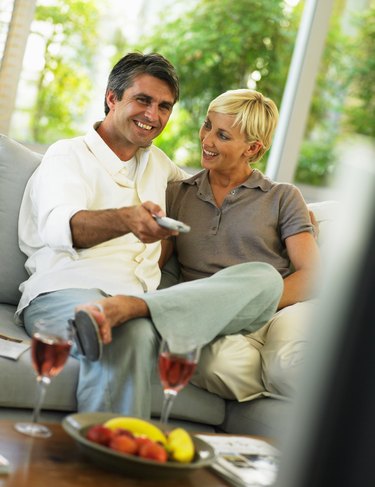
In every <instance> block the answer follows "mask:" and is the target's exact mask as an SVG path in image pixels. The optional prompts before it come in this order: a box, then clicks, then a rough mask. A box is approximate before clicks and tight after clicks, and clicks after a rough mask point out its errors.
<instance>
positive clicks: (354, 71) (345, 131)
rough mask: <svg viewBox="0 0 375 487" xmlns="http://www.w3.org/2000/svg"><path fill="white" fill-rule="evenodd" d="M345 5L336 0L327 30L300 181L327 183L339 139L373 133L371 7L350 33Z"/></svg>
mask: <svg viewBox="0 0 375 487" xmlns="http://www.w3.org/2000/svg"><path fill="white" fill-rule="evenodd" d="M343 6H344V5H343V3H342V2H338V3H337V4H336V14H335V13H334V15H333V16H332V20H331V24H330V29H329V32H328V36H327V41H326V46H325V51H324V54H323V59H322V61H321V67H320V70H319V74H318V79H317V83H316V87H315V92H314V96H313V99H312V104H311V110H310V114H309V119H308V122H307V129H306V134H305V140H304V141H303V144H302V147H301V152H300V158H299V163H298V167H297V171H296V176H295V180H296V182H299V183H305V184H312V185H316V186H327V185H329V184H330V183H331V182H332V176H333V173H334V169H335V165H336V151H335V145H336V144H337V143H339V142H340V139H341V138H343V137H352V136H353V135H354V134H355V133H359V134H363V135H369V136H372V137H374V130H375V129H374V126H375V75H374V73H375V70H374V68H375V52H374V41H375V15H374V13H375V9H374V6H372V7H370V8H369V9H368V10H367V11H366V12H364V13H363V14H362V15H358V16H357V17H355V18H354V19H352V27H353V26H355V27H356V28H357V32H358V33H357V35H354V36H353V34H351V30H349V31H348V28H347V27H346V26H345V25H344V26H343V24H342V16H341V14H342V9H343ZM340 9H341V12H340V11H338V10H340ZM350 34H351V35H350Z"/></svg>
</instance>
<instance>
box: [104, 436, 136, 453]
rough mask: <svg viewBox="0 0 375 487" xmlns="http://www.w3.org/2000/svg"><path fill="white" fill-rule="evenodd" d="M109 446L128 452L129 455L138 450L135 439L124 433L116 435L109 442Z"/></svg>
mask: <svg viewBox="0 0 375 487" xmlns="http://www.w3.org/2000/svg"><path fill="white" fill-rule="evenodd" d="M109 447H110V448H112V450H116V451H119V452H121V453H127V454H128V455H134V454H135V453H136V452H137V450H138V446H137V443H136V441H135V439H134V438H131V437H130V436H128V435H123V434H120V435H116V436H114V437H113V438H112V439H111V441H110V443H109Z"/></svg>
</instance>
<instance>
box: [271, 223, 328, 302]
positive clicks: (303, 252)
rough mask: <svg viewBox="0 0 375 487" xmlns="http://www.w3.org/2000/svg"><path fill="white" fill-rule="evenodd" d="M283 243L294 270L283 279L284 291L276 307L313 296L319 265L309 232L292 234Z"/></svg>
mask: <svg viewBox="0 0 375 487" xmlns="http://www.w3.org/2000/svg"><path fill="white" fill-rule="evenodd" d="M285 244H286V248H287V251H288V255H289V258H290V260H291V262H292V264H293V267H294V269H295V271H294V272H293V273H292V274H290V275H289V276H288V277H286V278H285V279H284V292H283V294H282V296H281V299H280V303H279V306H278V309H281V308H284V307H285V306H289V305H291V304H295V303H297V302H300V301H306V300H307V299H310V298H312V297H313V293H314V289H315V279H316V276H317V273H318V271H319V266H320V256H319V249H318V246H317V244H316V241H315V239H314V237H313V236H312V235H311V234H310V233H308V232H303V233H298V234H297V235H292V236H291V237H288V238H287V239H286V240H285Z"/></svg>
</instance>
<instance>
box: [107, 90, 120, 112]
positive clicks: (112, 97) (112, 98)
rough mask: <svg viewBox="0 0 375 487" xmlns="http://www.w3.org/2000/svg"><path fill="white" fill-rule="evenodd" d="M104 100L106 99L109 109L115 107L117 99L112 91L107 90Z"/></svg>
mask: <svg viewBox="0 0 375 487" xmlns="http://www.w3.org/2000/svg"><path fill="white" fill-rule="evenodd" d="M105 99H106V102H107V105H108V106H109V109H111V108H113V107H114V106H115V103H116V101H117V97H116V94H115V92H114V91H112V90H108V92H107V94H106V97H105Z"/></svg>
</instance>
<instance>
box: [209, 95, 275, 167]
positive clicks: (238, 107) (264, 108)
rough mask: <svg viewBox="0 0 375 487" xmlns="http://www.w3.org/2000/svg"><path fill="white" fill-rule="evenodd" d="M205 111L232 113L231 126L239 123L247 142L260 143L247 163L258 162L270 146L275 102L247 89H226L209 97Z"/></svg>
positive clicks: (273, 126)
mask: <svg viewBox="0 0 375 487" xmlns="http://www.w3.org/2000/svg"><path fill="white" fill-rule="evenodd" d="M208 111H213V112H217V113H223V114H226V115H233V116H235V120H234V123H233V126H236V125H239V126H240V131H241V132H242V133H244V134H245V136H246V138H247V139H248V141H249V142H255V141H258V142H260V143H261V144H262V147H261V149H260V150H259V152H257V153H256V154H254V156H252V157H251V158H250V159H249V162H256V161H259V160H260V159H261V157H262V156H263V155H264V154H265V152H267V150H268V149H269V148H270V147H271V143H272V136H273V133H274V130H275V128H276V125H277V121H278V119H279V112H278V110H277V107H276V105H275V103H274V102H273V101H272V100H271V99H270V98H266V97H265V96H263V95H262V93H259V92H258V91H254V90H247V89H240V90H229V91H226V92H225V93H222V94H221V95H219V96H218V97H216V98H215V99H214V100H212V102H211V103H210V104H209V106H208Z"/></svg>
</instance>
